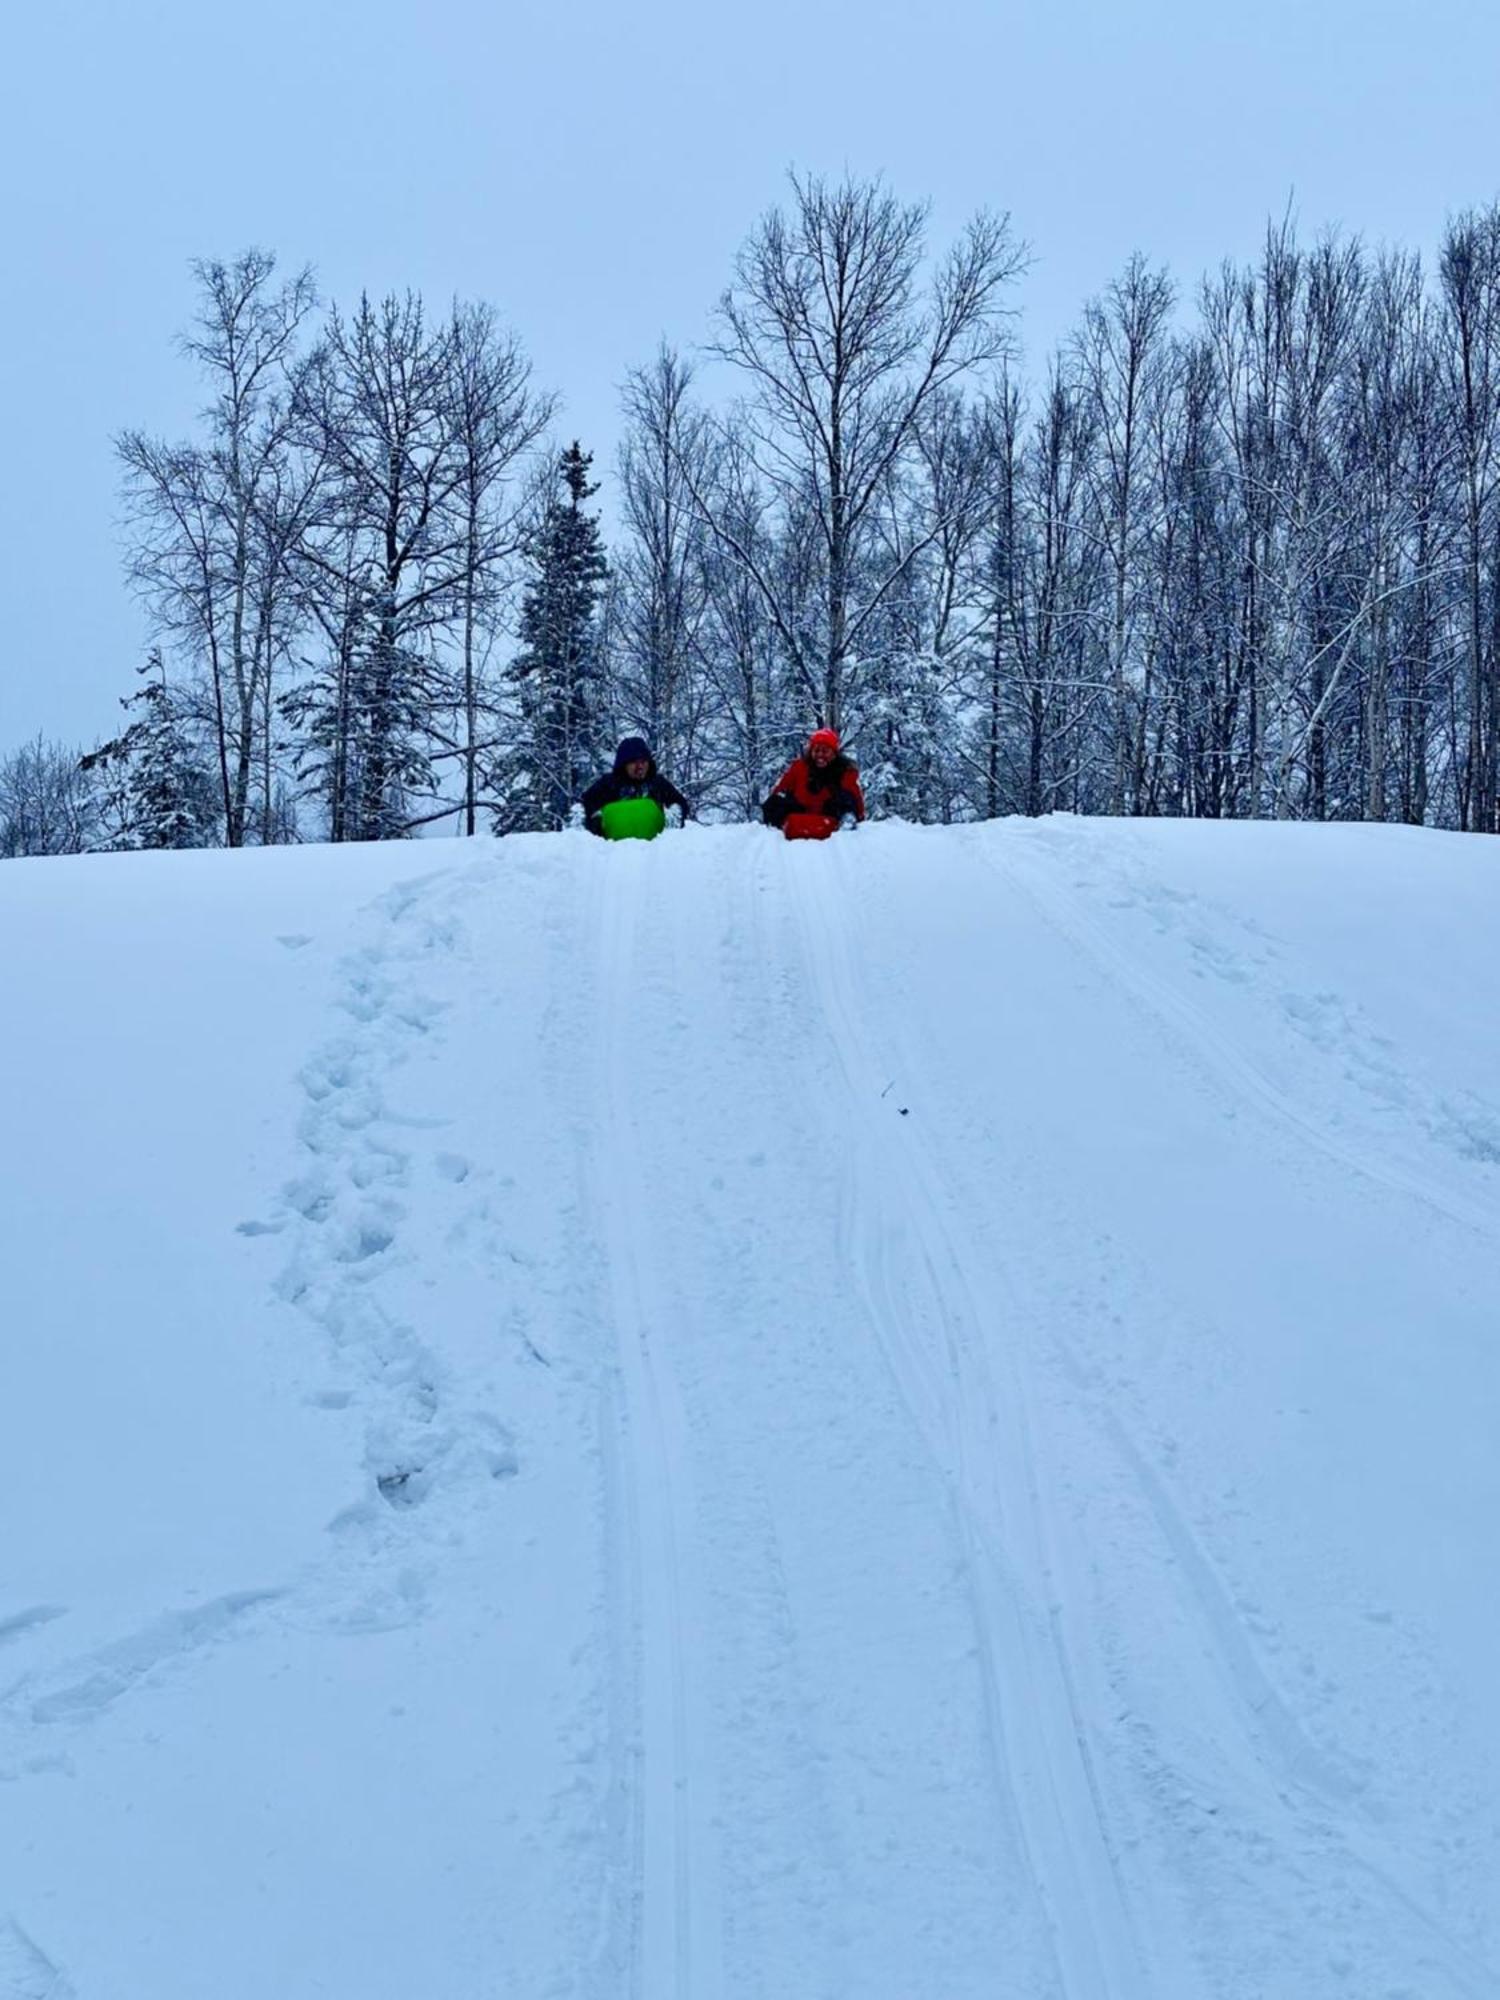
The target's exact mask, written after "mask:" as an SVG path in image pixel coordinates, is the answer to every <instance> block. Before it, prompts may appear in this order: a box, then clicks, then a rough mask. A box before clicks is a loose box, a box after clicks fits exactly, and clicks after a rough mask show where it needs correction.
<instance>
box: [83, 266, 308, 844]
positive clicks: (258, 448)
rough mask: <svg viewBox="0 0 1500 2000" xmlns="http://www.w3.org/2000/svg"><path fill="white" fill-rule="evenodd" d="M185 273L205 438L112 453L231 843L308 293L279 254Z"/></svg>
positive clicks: (269, 649) (281, 540)
mask: <svg viewBox="0 0 1500 2000" xmlns="http://www.w3.org/2000/svg"><path fill="white" fill-rule="evenodd" d="M192 268H193V274H194V276H195V277H196V279H197V280H198V284H199V287H200V292H201V298H200V304H199V310H198V314H197V317H196V319H195V321H194V325H193V329H192V331H191V332H190V333H189V334H188V335H187V336H186V337H185V339H184V341H183V350H184V352H185V353H186V354H187V355H188V356H189V357H190V358H191V359H192V360H193V361H195V362H196V363H197V364H198V365H199V367H200V368H201V369H202V370H203V372H204V374H205V376H206V378H207V380H208V383H209V387H210V390H211V400H210V402H209V404H208V406H207V408H206V409H205V411H204V413H203V414H204V421H205V424H206V426H207V432H208V441H207V443H206V444H205V445H190V444H177V445H171V444H167V443H165V442H163V441H162V440H160V439H155V438H150V437H147V436H146V435H145V434H144V433H143V432H141V431H125V432H122V433H121V434H120V436H119V437H118V438H117V439H116V450H117V453H118V455H119V457H120V460H121V463H122V464H123V466H124V469H125V485H126V496H127V504H128V507H129V516H130V522H131V528H132V532H133V537H134V540H133V546H132V554H131V563H130V574H131V578H132V581H133V582H134V584H135V586H136V588H137V589H138V590H139V591H140V593H141V594H142V596H143V597H144V598H145V600H146V602H147V604H148V606H149V608H150V611H151V614H152V617H153V621H154V623H155V626H156V629H157V631H158V633H159V634H160V635H161V636H162V637H163V638H164V639H166V640H168V641H169V642H170V643H172V644H174V645H176V646H177V647H179V648H181V649H182V650H184V651H185V652H186V653H187V655H188V656H189V658H191V659H192V660H193V661H194V662H195V663H196V664H197V665H199V666H200V667H201V668H202V669H203V671H204V673H205V676H206V684H207V691H208V702H209V707H210V710H211V714H212V721H213V729H214V737H215V749H216V757H217V763H218V770H219V784H220V791H221V796H222V808H223V823H224V840H225V842H226V844H227V845H228V846H230V847H238V846H239V845H241V843H242V842H243V841H244V839H245V836H246V832H247V829H248V826H249V823H250V822H249V815H250V794H251V785H252V781H253V780H254V778H255V777H256V775H257V772H258V771H259V772H260V773H261V774H263V789H265V790H266V791H267V793H269V789H270V751H269V744H268V742H264V741H262V739H263V738H265V737H266V736H267V735H268V732H269V727H270V717H271V714H272V705H271V679H272V674H273V670H274V666H275V661H276V659H277V657H278V653H279V650H280V647H281V644H282V641H283V638H284V627H285V612H286V604H285V600H286V598H287V595H288V590H289V572H288V567H287V555H288V547H289V540H288V537H287V536H286V535H285V534H284V533H283V532H282V531H281V529H280V527H278V525H277V523H278V522H282V521H284V502H285V499H286V489H287V486H288V484H289V482H291V477H292V476H291V474H290V473H289V470H288V458H289V453H290V449H291V442H292V423H293V415H292V412H293V403H294V396H293V393H292V389H291V386H290V382H291V377H292V374H293V372H294V367H295V361H296V352H297V341H298V337H299V334H300V330H301V328H302V325H303V322H304V321H305V320H306V318H307V315H308V314H309V313H310V312H311V310H312V308H313V305H314V303H315V291H314V286H313V281H312V276H311V274H310V273H309V272H307V271H303V272H301V273H299V274H298V275H297V276H296V277H294V278H292V279H291V280H289V281H288V283H286V284H285V285H282V286H281V287H279V288H278V289H274V290H273V289H272V279H273V276H274V273H275V259H274V258H273V257H271V256H270V255H269V254H268V253H266V252H264V251H260V250H250V251H247V252H246V253H245V254H244V255H243V256H242V257H240V258H238V259H236V260H235V261H234V262H233V263H223V262H219V261H213V262H203V263H196V264H194V265H193V267H192ZM258 747H259V748H260V749H261V750H262V752H263V754H262V755H261V756H260V757H258V756H257V750H258ZM267 811H269V806H268V805H267Z"/></svg>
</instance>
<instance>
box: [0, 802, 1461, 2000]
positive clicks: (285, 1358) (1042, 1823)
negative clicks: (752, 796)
mask: <svg viewBox="0 0 1500 2000" xmlns="http://www.w3.org/2000/svg"><path fill="white" fill-rule="evenodd" d="M1497 911H1500V847H1497V846H1496V844H1495V843H1493V842H1485V841H1482V840H1478V839H1461V838H1458V837H1449V836H1442V835H1435V834H1430V833H1418V832H1409V831H1403V830H1397V829H1386V828H1365V827H1325V828H1314V827H1280V826H1244V825H1184V824H1150V823H1146V824H1142V823H1132V824H1129V825H1124V824H1119V823H1109V822H1098V821H1093V822H1082V821H1073V820H1064V819H1058V820H1049V821H1044V822H1039V823H1027V824H1021V823H1015V822H1011V823H1004V824H999V825H994V826H987V827H982V828H965V829H946V830H941V829H915V828H905V827H900V826H872V827H869V828H866V829H864V830H863V831H861V832H860V833H859V834H858V835H857V836H849V837H846V838H842V839H840V840H835V841H834V842H832V843H830V844H829V846H828V847H827V848H809V847H802V848H797V847H792V846H787V845H783V844H782V843H781V842H780V841H779V840H777V839H776V838H775V837H773V836H771V835H769V834H767V833H765V832H764V831H763V830H761V829H752V828H733V829H723V830H707V829H701V828H690V829H688V830H687V831H686V832H684V833H682V834H680V835H674V836H672V837H670V838H668V839H665V840H663V841H660V842H658V843H656V844H655V845H653V846H651V847H641V846H623V847H606V846H604V845H603V844H601V843H596V842H592V841H590V840H588V839H586V838H584V837H582V836H573V837H561V838H543V837H537V838H517V839H513V840H509V841H506V842H503V843H489V842H485V843H479V844H477V845H473V846H469V845H457V844H455V845H454V846H452V847H449V846H447V845H438V844H435V843H427V844H420V843H419V844H412V845H407V846H390V847H381V848H369V849H343V850H332V849H306V850H283V851H271V852H265V853H246V854H239V855H221V854H213V855H210V854H188V855H168V856H124V857H100V858H98V859H88V860H81V861H61V862H59V861H43V862H15V863H11V864H9V865H7V866H5V867H3V868H0V939H3V941H4V965H5V973H4V979H3V984H0V1065H3V1103H4V1107H5V1113H6V1143H5V1147H4V1169H3V1172H4V1199H3V1202H0V1268H3V1273H4V1278H3V1292H0V1301H3V1303H0V1322H3V1328H4V1339H3V1345H0V1433H3V1448H4V1457H3V1464H4V1468H5V1479H4V1489H3V1490H4V1499H3V1502H0V1996H3V2000H63V1996H75V2000H266V1996H270V1995H275V1996H278V2000H304V1996H313V1995H328V1996H337V2000H488V1996H500V1995H506V1996H517V2000H541V1996H545V1995H579V1996H594V2000H606V1996H608V2000H616V1996H640V2000H719V1996H734V2000H741V1996H744V1997H745V2000H748V1996H766V2000H772V1997H773V1996H774V2000H804V1996H806V2000H846V1996H847V2000H927V1997H928V1996H930V2000H970V1996H979V1995H995V1996H999V1995H1004V1996H1006V2000H1178V1996H1181V2000H1314V1997H1315V1996H1321V1995H1325V1994H1337V1995H1347V1996H1351V2000H1374V1996H1396V1995H1403V1996H1410V2000H1449V1996H1458V1995H1463V1996H1493V1995H1495V1994H1497V1993H1500V1816H1497V1810H1496V1800H1497V1798H1500V1673H1497V1662H1500V1592H1497V1590H1496V1587H1495V1546H1496V1527H1497V1523H1500V1457H1497V1453H1496V1449H1495V1440H1496V1435H1497V1418H1500V1394H1497V1390H1500V1342H1497V1338H1496V1334H1497V1317H1500V1315H1497V1303H1500V1277H1497V1270H1496V1253H1497V1248H1500V1036H1497V1033H1496V1014H1495V1007H1496V994H1497V991H1500V926H1497Z"/></svg>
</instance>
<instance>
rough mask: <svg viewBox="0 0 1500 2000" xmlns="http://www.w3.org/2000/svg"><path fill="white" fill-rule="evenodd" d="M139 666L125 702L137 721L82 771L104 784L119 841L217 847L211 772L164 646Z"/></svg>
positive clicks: (121, 843)
mask: <svg viewBox="0 0 1500 2000" xmlns="http://www.w3.org/2000/svg"><path fill="white" fill-rule="evenodd" d="M136 671H137V672H138V673H139V674H141V675H143V676H145V680H144V684H143V685H142V686H141V687H139V688H137V689H136V691H135V693H134V694H132V695H126V696H125V697H124V698H123V700H122V702H121V707H122V708H126V709H135V710H137V711H138V713H137V715H136V718H135V720H134V721H133V722H132V723H131V724H130V726H129V728H128V729H126V730H125V732H124V734H123V735H120V736H117V737H116V738H115V739H114V741H113V742H111V743H104V744H101V745H100V747H99V748H98V749H97V750H94V751H91V752H90V754H89V755H88V756H87V757H85V758H83V759H82V761H81V763H80V765H79V768H80V770H83V771H97V772H99V773H100V775H101V777H102V778H103V780H104V782H105V788H106V810H107V812H108V816H109V818H110V820H111V821H112V824H113V831H114V842H113V844H114V845H116V846H118V847H131V848H135V847H208V846H212V845H213V844H214V843H215V842H216V841H217V840H218V838H219V837H220V834H221V831H222V823H221V818H220V813H219V809H218V798H217V794H216V790H215V785H214V777H213V773H212V770H211V769H210V766H209V763H208V760H207V758H206V757H204V756H203V755H202V754H201V753H200V751H199V750H198V749H197V748H196V747H195V746H194V744H193V741H192V738H191V734H190V730H189V725H188V722H187V720H186V718H185V717H184V715H183V714H182V712H181V710H180V708H179V705H178V702H177V700H176V698H175V697H174V695H173V693H172V690H171V689H170V688H169V687H168V685H167V677H166V670H165V667H164V665H163V662H162V655H161V650H160V648H159V647H153V648H152V649H151V653H150V655H149V657H148V658H147V660H146V663H145V665H144V666H142V667H138V668H137V669H136Z"/></svg>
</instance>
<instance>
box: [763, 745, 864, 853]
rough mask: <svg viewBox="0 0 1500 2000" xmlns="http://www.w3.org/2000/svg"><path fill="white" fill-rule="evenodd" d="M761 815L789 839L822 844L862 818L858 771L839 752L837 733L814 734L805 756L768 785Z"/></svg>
mask: <svg viewBox="0 0 1500 2000" xmlns="http://www.w3.org/2000/svg"><path fill="white" fill-rule="evenodd" d="M760 815H761V818H762V819H763V820H764V821H765V823H766V825H767V826H779V827H780V828H781V831H782V832H783V833H784V834H785V835H786V837H787V839H788V840H826V839H827V838H828V836H829V834H831V833H833V832H835V831H836V830H837V829H838V828H839V827H840V826H843V825H845V824H847V825H850V826H854V825H856V824H857V823H858V822H859V821H860V820H862V819H863V818H864V816H865V795H864V793H863V792H862V791H861V790H860V784H859V773H858V771H856V770H855V768H854V766H853V765H852V764H851V763H850V761H849V759H848V758H847V757H846V756H844V754H843V752H842V751H841V750H840V749H839V737H838V731H837V730H836V729H815V730H814V731H813V733H812V735H811V736H810V737H809V738H808V739H807V750H806V752H805V753H804V754H803V755H802V756H801V757H796V758H793V760H792V762H791V763H790V764H788V765H787V767H786V769H785V770H784V771H783V772H782V774H781V776H780V777H779V778H778V779H777V780H776V783H775V784H774V785H773V786H772V788H771V795H770V797H769V798H768V799H767V800H766V802H765V804H764V805H763V806H762V807H761V809H760Z"/></svg>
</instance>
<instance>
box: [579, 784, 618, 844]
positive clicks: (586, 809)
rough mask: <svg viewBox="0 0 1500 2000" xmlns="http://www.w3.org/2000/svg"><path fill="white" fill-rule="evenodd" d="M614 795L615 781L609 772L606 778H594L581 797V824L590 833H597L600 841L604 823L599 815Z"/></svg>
mask: <svg viewBox="0 0 1500 2000" xmlns="http://www.w3.org/2000/svg"><path fill="white" fill-rule="evenodd" d="M614 794H615V779H614V773H613V772H612V771H611V772H610V773H609V774H608V775H607V776H606V777H603V778H596V779H595V780H594V782H593V784H591V785H590V786H589V788H588V790H587V791H586V792H585V793H584V795H583V823H584V825H585V826H586V827H587V828H588V830H589V832H590V833H597V834H598V836H599V838H600V839H601V840H602V839H603V838H604V822H603V820H601V819H600V817H599V815H600V814H601V813H602V812H603V810H604V808H605V807H606V806H607V805H608V804H609V802H610V800H611V799H612V798H613V797H614Z"/></svg>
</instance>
